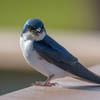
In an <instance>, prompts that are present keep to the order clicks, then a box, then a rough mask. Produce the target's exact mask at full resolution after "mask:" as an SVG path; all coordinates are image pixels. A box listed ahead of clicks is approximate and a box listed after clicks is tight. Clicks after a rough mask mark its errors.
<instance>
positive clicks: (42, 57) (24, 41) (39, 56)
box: [20, 19, 100, 86]
mask: <svg viewBox="0 0 100 100" xmlns="http://www.w3.org/2000/svg"><path fill="white" fill-rule="evenodd" d="M20 47H21V50H22V53H23V56H24V58H25V60H26V61H27V63H28V64H29V65H30V66H31V67H33V68H34V69H35V70H37V71H38V72H40V73H42V74H43V75H45V76H47V77H48V79H47V80H46V81H45V82H38V83H36V84H37V85H42V86H52V85H55V83H50V80H51V79H55V78H62V77H65V76H71V77H73V78H76V79H80V80H86V81H89V82H93V83H97V84H100V77H99V76H98V75H96V74H94V73H93V72H91V71H89V70H88V69H87V68H85V67H84V66H83V65H82V64H80V63H79V61H78V59H77V58H76V57H74V56H73V55H71V53H70V52H68V51H67V50H66V49H65V48H64V47H62V46H61V45H60V44H59V43H57V42H56V41H55V40H53V39H52V38H51V37H50V36H49V35H47V32H46V30H45V28H44V24H43V22H42V21H41V20H39V19H29V20H27V21H26V23H25V24H24V27H23V30H22V33H21V36H20Z"/></svg>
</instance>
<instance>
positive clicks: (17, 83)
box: [0, 0, 100, 95]
mask: <svg viewBox="0 0 100 100" xmlns="http://www.w3.org/2000/svg"><path fill="white" fill-rule="evenodd" d="M30 18H39V19H41V20H42V21H43V22H44V24H45V27H46V29H47V32H48V33H49V34H50V35H51V36H52V37H53V38H54V39H55V40H57V41H58V42H60V43H61V44H62V45H63V46H64V47H65V48H67V49H68V50H69V51H71V53H72V54H73V55H75V56H76V57H78V58H79V61H81V62H82V64H84V65H85V66H92V65H95V64H100V60H99V59H100V53H99V51H100V44H99V43H100V38H99V37H100V35H97V33H99V34H100V1H99V0H0V95H3V94H6V93H9V92H13V91H16V90H19V89H22V88H25V87H28V86H30V85H31V84H32V83H34V82H35V81H36V80H45V79H46V78H45V77H44V76H43V75H41V74H40V73H38V72H36V71H35V70H33V69H32V68H31V67H29V65H28V64H26V62H25V60H24V57H23V56H22V53H21V50H20V47H19V37H20V33H21V30H22V27H23V24H24V23H25V21H26V20H27V19H30ZM70 34H71V35H70ZM80 34H82V35H80ZM84 34H85V35H84ZM88 34H89V35H88Z"/></svg>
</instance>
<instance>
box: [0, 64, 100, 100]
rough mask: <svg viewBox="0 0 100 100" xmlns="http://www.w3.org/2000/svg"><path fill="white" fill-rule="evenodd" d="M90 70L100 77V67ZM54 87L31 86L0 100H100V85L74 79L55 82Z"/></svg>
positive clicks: (67, 78)
mask: <svg viewBox="0 0 100 100" xmlns="http://www.w3.org/2000/svg"><path fill="white" fill-rule="evenodd" d="M90 70H92V71H94V72H95V73H97V74H99V75H100V65H98V66H94V67H92V68H91V69H90ZM53 81H56V82H58V85H57V86H54V87H39V86H31V87H28V88H24V89H22V90H18V91H15V92H12V93H9V94H6V95H3V96H1V97H0V100H100V85H96V84H91V83H87V82H83V81H79V80H76V79H73V78H69V77H66V78H62V79H57V80H53Z"/></svg>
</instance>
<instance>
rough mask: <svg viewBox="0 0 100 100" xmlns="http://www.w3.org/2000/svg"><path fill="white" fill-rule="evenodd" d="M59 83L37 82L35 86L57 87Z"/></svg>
mask: <svg viewBox="0 0 100 100" xmlns="http://www.w3.org/2000/svg"><path fill="white" fill-rule="evenodd" d="M56 84H57V83H50V82H36V83H35V85H37V86H49V87H51V86H55V85H56Z"/></svg>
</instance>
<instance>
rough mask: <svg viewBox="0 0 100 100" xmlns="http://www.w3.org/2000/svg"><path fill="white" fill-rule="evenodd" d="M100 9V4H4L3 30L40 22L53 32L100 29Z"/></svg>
mask: <svg viewBox="0 0 100 100" xmlns="http://www.w3.org/2000/svg"><path fill="white" fill-rule="evenodd" d="M99 8H100V7H99V0H28V1H27V0H0V13H1V14H0V27H15V28H16V27H20V28H21V27H22V26H23V24H24V22H25V21H26V20H27V19H29V18H39V19H41V20H43V22H44V23H45V26H46V28H51V29H55V28H56V29H69V30H72V29H100V23H99V22H98V21H99V18H100V11H99Z"/></svg>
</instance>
